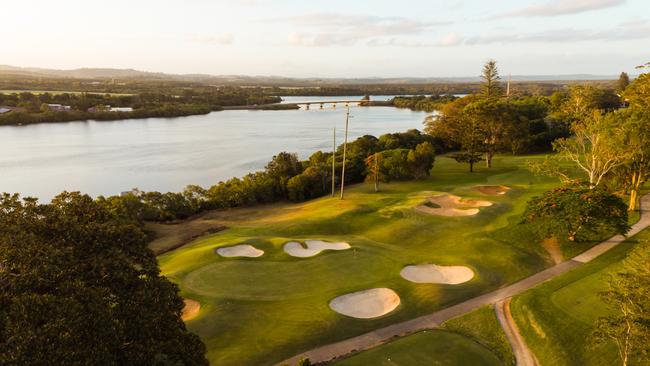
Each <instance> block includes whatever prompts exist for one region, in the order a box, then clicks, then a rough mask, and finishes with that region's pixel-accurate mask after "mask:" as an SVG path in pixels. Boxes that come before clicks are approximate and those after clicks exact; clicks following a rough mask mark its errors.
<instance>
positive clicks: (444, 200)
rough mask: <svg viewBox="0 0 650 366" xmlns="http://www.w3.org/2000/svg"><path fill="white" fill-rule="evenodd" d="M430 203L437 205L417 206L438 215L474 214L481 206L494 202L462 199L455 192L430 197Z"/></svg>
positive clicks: (418, 209) (423, 210)
mask: <svg viewBox="0 0 650 366" xmlns="http://www.w3.org/2000/svg"><path fill="white" fill-rule="evenodd" d="M427 201H428V203H432V204H434V205H435V207H430V206H427V205H426V203H425V204H422V205H419V206H417V207H415V209H416V210H417V211H419V212H422V213H426V214H430V215H437V216H474V215H476V214H478V213H479V209H478V208H479V207H489V206H492V202H489V201H483V200H471V199H461V198H460V197H458V196H455V195H453V194H449V193H444V194H440V195H437V196H433V197H429V198H428V200H427Z"/></svg>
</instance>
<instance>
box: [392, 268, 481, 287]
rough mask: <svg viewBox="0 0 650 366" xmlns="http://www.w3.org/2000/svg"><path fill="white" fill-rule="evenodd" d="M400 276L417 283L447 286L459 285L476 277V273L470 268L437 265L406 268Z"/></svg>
mask: <svg viewBox="0 0 650 366" xmlns="http://www.w3.org/2000/svg"><path fill="white" fill-rule="evenodd" d="M399 274H400V276H402V277H403V278H404V279H406V280H408V281H411V282H415V283H441V284H445V285H457V284H459V283H463V282H467V281H469V280H471V279H472V278H473V277H474V272H473V271H472V270H471V269H469V268H468V267H464V266H438V265H435V264H421V265H417V266H406V267H404V268H403V269H402V270H401V271H400V273H399Z"/></svg>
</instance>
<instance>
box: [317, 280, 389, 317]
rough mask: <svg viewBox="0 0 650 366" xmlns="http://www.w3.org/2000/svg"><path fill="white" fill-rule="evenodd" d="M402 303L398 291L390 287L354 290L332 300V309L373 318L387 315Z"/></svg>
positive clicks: (344, 313)
mask: <svg viewBox="0 0 650 366" xmlns="http://www.w3.org/2000/svg"><path fill="white" fill-rule="evenodd" d="M399 304H400V298H399V296H398V295H397V293H396V292H395V291H393V290H391V289H389V288H385V287H381V288H372V289H369V290H363V291H357V292H352V293H349V294H346V295H342V296H339V297H336V298H334V299H332V300H331V301H330V304H329V305H330V309H332V310H334V311H336V312H337V313H339V314H343V315H346V316H349V317H352V318H358V319H371V318H377V317H380V316H383V315H386V314H388V313H390V312H392V311H393V310H395V309H396V308H397V307H398V306H399Z"/></svg>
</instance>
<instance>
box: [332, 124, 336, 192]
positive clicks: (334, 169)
mask: <svg viewBox="0 0 650 366" xmlns="http://www.w3.org/2000/svg"><path fill="white" fill-rule="evenodd" d="M332 142H333V144H332V197H334V190H335V189H336V127H334V135H333V138H332Z"/></svg>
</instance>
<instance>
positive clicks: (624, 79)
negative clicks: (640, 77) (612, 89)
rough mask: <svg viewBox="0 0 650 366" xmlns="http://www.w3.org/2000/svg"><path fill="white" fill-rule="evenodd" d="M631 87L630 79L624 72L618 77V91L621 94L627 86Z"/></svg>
mask: <svg viewBox="0 0 650 366" xmlns="http://www.w3.org/2000/svg"><path fill="white" fill-rule="evenodd" d="M628 85H630V77H629V76H628V75H627V73H626V72H622V73H621V75H619V77H618V82H617V83H616V90H617V91H618V92H619V93H620V92H623V91H624V90H625V89H626V88H627V86H628Z"/></svg>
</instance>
